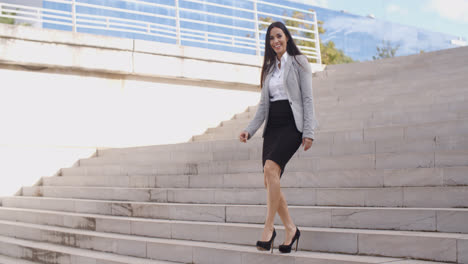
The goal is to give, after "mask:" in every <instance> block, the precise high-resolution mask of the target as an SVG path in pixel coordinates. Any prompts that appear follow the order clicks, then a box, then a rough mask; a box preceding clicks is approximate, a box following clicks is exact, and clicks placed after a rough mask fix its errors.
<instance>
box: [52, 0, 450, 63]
mask: <svg viewBox="0 0 468 264" xmlns="http://www.w3.org/2000/svg"><path fill="white" fill-rule="evenodd" d="M176 1H177V3H178V7H179V8H180V11H179V13H178V14H179V17H180V18H182V19H185V20H180V28H181V30H183V31H185V32H186V33H187V34H192V35H193V38H195V39H196V38H197V37H198V38H199V39H200V40H202V39H203V38H204V37H205V36H204V35H203V34H202V33H199V32H198V30H201V31H207V32H215V33H219V34H226V35H232V36H237V37H242V38H252V40H251V41H255V40H254V38H253V34H254V30H253V31H250V32H248V31H245V30H242V29H237V28H225V27H222V26H217V25H219V24H224V25H230V26H234V27H239V28H252V29H254V28H255V26H256V25H255V24H254V23H252V22H251V21H245V20H242V19H243V18H246V19H253V15H254V14H252V12H248V10H253V9H254V6H253V1H251V0H235V1H234V0H203V1H202V0H198V1H188V0H187V1H186V0H139V1H119V0H76V2H79V3H85V4H94V5H96V4H97V5H101V6H106V7H111V8H112V10H109V9H106V10H104V9H99V8H93V7H87V6H82V5H80V6H77V9H76V12H77V13H78V14H83V15H86V14H88V15H100V16H107V17H115V18H120V19H128V20H129V21H130V22H128V23H134V24H138V23H135V22H131V21H144V22H150V23H155V24H156V23H157V24H163V25H167V26H169V27H172V28H174V27H176V23H177V20H176V19H174V18H175V17H176V15H177V14H176V12H175V9H174V8H165V6H174V5H176ZM207 3H214V4H215V5H216V4H218V5H220V6H213V5H209V4H207ZM268 3H272V4H279V5H284V6H288V7H293V8H298V9H301V10H304V11H306V10H314V11H315V12H316V14H317V20H318V21H322V22H323V28H324V29H325V30H326V32H325V33H324V34H321V35H320V39H321V42H322V43H326V42H328V41H333V42H334V43H335V46H336V48H338V49H341V50H343V51H344V53H345V54H346V55H347V56H350V57H351V58H353V59H354V60H359V61H365V60H372V57H373V56H375V55H376V53H377V50H376V47H377V46H381V45H382V43H383V42H384V41H385V42H389V43H390V44H391V46H394V47H395V46H398V50H397V52H396V56H402V55H410V54H416V53H420V52H421V51H424V52H429V51H435V50H441V49H447V48H454V47H457V45H456V44H453V40H455V39H457V37H456V36H452V35H449V34H444V33H437V32H431V31H429V30H425V29H421V28H415V27H411V26H405V25H400V24H396V23H392V22H388V21H384V20H380V19H375V18H371V17H364V16H358V15H353V14H348V13H343V12H340V11H334V10H330V9H325V8H320V7H316V6H312V5H304V4H300V3H296V2H289V1H286V0H271V1H268ZM226 6H228V7H232V8H227V7H226ZM43 7H44V8H49V9H55V10H63V11H71V5H70V4H65V3H57V2H52V1H47V0H44V1H43ZM257 8H258V11H259V14H258V16H259V18H262V15H261V13H262V12H265V13H274V14H277V15H279V16H281V15H285V16H291V15H292V14H293V12H294V11H293V10H287V11H285V10H282V9H281V8H275V7H273V6H271V5H266V4H262V2H261V1H259V3H258V4H257ZM188 9H196V10H201V11H205V12H206V14H203V13H193V12H188V11H185V10H188ZM121 10H129V11H131V13H129V12H122V11H121ZM148 13H150V14H154V15H155V16H151V15H147V14H148ZM210 13H218V14H221V15H220V16H213V15H210ZM222 14H225V15H229V16H234V17H237V18H238V19H232V18H227V17H223V16H222ZM306 16H307V14H306ZM82 18H83V17H82ZM87 19H88V20H89V21H88V22H85V23H82V25H83V26H86V25H93V20H95V19H94V18H91V17H89V18H87ZM271 19H272V20H273V21H275V20H282V19H281V18H279V19H278V18H275V17H272V18H271ZM57 20H58V19H57ZM197 21H203V22H204V23H203V24H201V23H198V22H197ZM107 22H111V24H112V20H111V21H107ZM114 22H115V21H114ZM210 23H213V25H211V24H210ZM115 24H118V23H117V22H115ZM127 25H128V24H127ZM43 27H44V28H53V29H61V30H72V28H71V27H70V26H67V25H57V24H55V23H46V22H44V23H43ZM118 28H120V29H126V27H125V26H124V25H122V26H119V25H114V30H103V29H93V28H86V27H78V29H77V31H78V32H87V33H93V34H100V35H111V36H117V37H124V38H135V39H145V40H151V41H158V42H165V43H173V44H176V40H175V39H174V36H173V35H174V33H173V32H169V31H167V30H165V29H164V28H158V26H154V27H153V28H152V29H151V32H155V34H154V35H147V34H141V33H138V32H135V31H134V30H130V31H119V30H116V29H118ZM226 39H227V40H226V41H229V38H226ZM260 39H264V35H262V34H260ZM219 41H220V43H222V41H223V40H219ZM249 41H250V40H248V39H245V40H244V42H246V43H247V42H249ZM239 43H242V41H239ZM180 44H181V45H187V46H197V47H204V48H212V49H222V50H226V51H232V52H241V53H247V54H255V50H252V49H248V48H242V47H228V46H218V45H212V44H207V43H201V42H194V41H190V40H187V39H186V40H184V39H182V40H181V41H180ZM241 45H242V44H241ZM261 45H262V48H261V49H262V50H263V43H261Z"/></svg>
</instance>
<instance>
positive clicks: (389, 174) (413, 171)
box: [383, 168, 444, 187]
mask: <svg viewBox="0 0 468 264" xmlns="http://www.w3.org/2000/svg"><path fill="white" fill-rule="evenodd" d="M443 170H444V169H440V168H408V169H385V170H383V175H384V184H385V186H390V187H392V186H394V187H400V186H442V185H444V179H443V178H444V177H443Z"/></svg>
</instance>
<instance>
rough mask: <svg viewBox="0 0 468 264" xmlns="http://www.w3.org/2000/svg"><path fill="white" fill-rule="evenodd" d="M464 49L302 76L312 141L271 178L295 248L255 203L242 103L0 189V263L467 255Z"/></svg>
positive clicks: (257, 163) (255, 158)
mask: <svg viewBox="0 0 468 264" xmlns="http://www.w3.org/2000/svg"><path fill="white" fill-rule="evenodd" d="M466 61H468V48H457V49H450V50H444V51H438V52H433V53H425V54H421V55H415V56H408V57H398V58H392V59H386V60H380V61H373V62H363V63H355V64H348V65H336V66H329V67H328V68H327V70H326V71H324V72H321V73H316V74H315V75H314V96H315V105H316V111H317V114H318V120H319V122H320V124H321V126H320V129H319V130H318V131H317V132H316V141H315V142H314V145H313V147H312V148H311V149H310V150H309V151H307V152H304V151H302V150H299V151H298V152H297V153H296V155H295V156H294V157H293V159H292V160H291V161H290V163H288V165H287V167H286V172H285V174H284V176H283V177H282V180H281V184H282V190H283V192H284V193H285V195H286V197H287V201H288V204H289V205H290V213H291V215H292V218H293V219H294V221H295V223H296V224H297V225H298V226H299V228H300V229H301V233H302V236H301V239H300V243H299V251H297V252H292V253H291V254H286V255H283V254H280V253H279V251H278V249H277V247H278V245H279V244H281V243H282V242H283V240H284V229H283V228H282V225H281V221H280V220H279V217H277V218H276V224H278V225H277V226H276V228H277V230H278V231H279V232H278V239H276V241H275V250H274V254H270V253H269V252H259V251H257V250H256V248H255V247H254V245H255V242H256V241H257V240H258V239H259V237H260V235H261V232H262V228H263V222H264V220H265V215H266V206H265V204H266V191H265V189H264V186H263V175H262V168H261V159H260V158H261V145H262V141H261V138H260V134H261V133H260V132H258V133H257V134H256V135H255V137H254V138H253V139H252V140H250V141H249V142H248V143H247V144H242V143H240V142H239V141H238V140H237V136H238V134H239V132H240V131H241V130H242V129H243V128H244V127H245V125H246V124H247V123H248V121H249V120H250V119H251V118H252V116H253V114H255V107H249V108H248V109H247V111H246V112H244V113H241V114H238V115H236V116H234V118H233V119H232V120H229V121H225V122H222V123H221V124H220V126H219V127H216V128H209V129H208V130H207V131H206V133H204V134H203V135H198V136H194V137H193V138H192V139H191V142H187V143H182V144H173V145H159V146H148V147H135V148H124V149H103V150H99V151H98V152H97V153H96V155H95V157H92V158H89V159H83V160H80V161H79V165H78V166H75V167H71V168H63V169H62V170H61V173H60V175H59V176H54V177H43V178H42V179H41V181H40V183H39V184H37V185H36V186H31V187H23V189H22V194H21V195H18V196H14V197H6V198H3V201H2V207H0V263H73V264H74V263H80V264H81V263H106V264H109V263H200V264H202V263H236V264H250V263H291V264H305V263H327V264H328V263H329V264H331V263H333V264H350V263H353V264H357V263H399V264H403V263H405V264H407V263H411V264H419V263H421V264H422V263H468V103H467V100H468V84H467V83H468V76H467V75H466V73H467V72H468V64H466Z"/></svg>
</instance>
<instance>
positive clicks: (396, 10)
mask: <svg viewBox="0 0 468 264" xmlns="http://www.w3.org/2000/svg"><path fill="white" fill-rule="evenodd" d="M385 9H386V11H387V13H397V14H400V15H407V14H408V10H407V9H406V8H402V7H401V6H399V5H394V4H390V5H388V6H387V7H386V8H385Z"/></svg>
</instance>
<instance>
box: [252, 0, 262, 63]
mask: <svg viewBox="0 0 468 264" xmlns="http://www.w3.org/2000/svg"><path fill="white" fill-rule="evenodd" d="M253 5H254V16H255V48H256V49H255V54H256V55H257V56H260V54H261V53H260V31H259V29H258V11H257V0H254V1H253Z"/></svg>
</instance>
